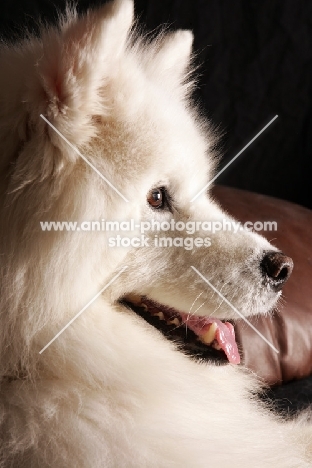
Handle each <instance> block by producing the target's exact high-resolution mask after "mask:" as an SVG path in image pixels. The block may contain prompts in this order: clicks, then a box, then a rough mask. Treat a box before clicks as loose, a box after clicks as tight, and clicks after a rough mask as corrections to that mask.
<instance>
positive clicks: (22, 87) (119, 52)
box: [0, 0, 311, 468]
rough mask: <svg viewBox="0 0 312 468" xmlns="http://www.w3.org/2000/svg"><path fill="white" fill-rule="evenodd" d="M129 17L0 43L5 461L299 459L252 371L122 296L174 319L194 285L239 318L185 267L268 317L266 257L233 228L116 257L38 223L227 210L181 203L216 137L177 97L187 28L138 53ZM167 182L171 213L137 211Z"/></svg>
mask: <svg viewBox="0 0 312 468" xmlns="http://www.w3.org/2000/svg"><path fill="white" fill-rule="evenodd" d="M132 10H133V5H132V2H131V1H130V0H116V1H115V2H113V3H111V4H108V5H106V6H104V7H103V8H102V9H100V10H98V11H95V12H90V13H88V14H87V15H86V16H84V17H82V18H80V19H78V18H77V17H76V14H75V13H74V12H72V11H68V12H67V15H66V17H64V18H63V19H61V20H60V24H59V27H58V28H57V29H54V28H50V29H48V30H45V31H43V33H42V37H41V39H40V40H39V39H35V38H32V37H30V38H29V39H27V40H25V41H24V42H22V43H21V44H18V45H14V46H11V45H7V46H3V47H2V50H1V63H2V64H1V69H2V71H1V78H0V100H1V106H0V141H1V161H0V177H1V184H0V193H1V202H0V203H1V204H0V216H1V228H0V229H1V240H0V242H1V244H0V260H1V277H0V280H1V292H0V313H1V327H0V373H1V409H0V421H1V438H2V442H1V444H0V460H1V463H0V466H1V467H3V468H7V467H14V468H17V467H27V468H30V467H31V468H35V467H38V468H39V467H40V468H45V467H58V468H65V467H66V468H68V467H79V468H83V467H88V468H89V467H90V468H91V467H92V468H97V467H101V468H103V467H105V468H122V467H126V468H131V467H133V468H138V467H140V468H144V467H146V468H153V467H157V468H169V467H171V468H174V467H175V468H184V467H186V468H201V467H202V468H207V467H208V466H211V467H214V466H216V467H219V468H227V467H230V468H244V467H249V466H253V467H259V468H260V467H261V468H264V467H275V468H287V467H289V468H294V467H298V468H299V467H300V468H303V467H308V466H311V458H310V459H309V457H310V453H311V450H309V445H310V446H311V435H310V434H311V433H310V431H309V429H308V428H307V427H306V426H304V423H299V422H298V423H284V422H283V421H281V420H279V419H278V418H276V417H275V416H273V415H271V414H269V412H268V410H267V409H264V408H263V407H262V406H261V405H260V404H259V403H258V402H256V401H254V399H253V397H252V396H251V394H252V392H254V391H255V390H256V389H257V388H258V384H257V382H256V379H255V378H254V377H252V376H250V375H249V374H248V372H247V371H245V370H244V369H242V368H234V367H232V366H231V365H227V366H225V367H216V366H214V365H212V364H207V363H196V362H194V361H191V360H190V359H189V358H187V357H186V356H184V355H183V354H182V353H181V352H180V351H178V350H177V349H176V347H175V346H174V345H173V344H171V343H169V342H168V341H167V340H165V339H164V338H163V337H162V336H161V335H160V333H159V332H158V331H157V330H155V329H153V328H152V327H150V326H149V325H148V324H146V323H145V322H144V321H143V320H142V319H140V318H139V317H137V316H136V315H135V314H134V313H132V312H130V311H128V310H127V309H125V308H124V307H123V306H121V305H120V304H119V303H118V302H117V300H118V299H119V298H121V297H122V296H124V295H126V294H128V293H132V292H137V293H139V294H142V295H144V294H145V295H147V296H149V297H150V298H153V299H154V300H158V301H160V302H161V303H164V304H167V305H169V306H173V307H175V308H177V309H181V310H184V311H186V312H187V311H188V310H189V309H190V307H191V305H192V303H193V302H194V299H195V298H196V297H197V296H198V295H199V294H200V293H201V296H200V298H201V300H202V302H205V306H204V307H201V309H199V311H198V313H201V314H203V315H211V314H212V313H215V316H216V317H219V318H221V319H226V318H234V316H233V314H234V313H233V311H232V310H231V309H229V308H227V306H225V305H224V304H222V303H221V300H219V299H218V298H217V297H216V295H214V294H212V292H211V290H210V289H209V288H208V287H207V286H206V285H205V284H204V283H203V282H202V280H201V279H200V278H199V277H198V276H196V274H195V273H194V271H193V270H192V269H191V268H190V266H191V265H194V266H195V267H196V268H197V269H198V270H199V271H201V273H202V274H203V275H205V276H206V277H207V278H208V279H209V280H211V281H212V283H213V284H214V285H215V286H216V287H217V288H219V289H221V290H222V292H223V294H224V295H225V296H226V297H228V298H230V299H231V301H232V302H233V303H234V304H235V306H236V307H237V308H239V309H240V310H241V311H242V312H243V313H244V314H245V315H251V314H255V313H266V312H268V311H269V310H270V308H271V307H272V306H273V305H274V304H275V303H276V300H277V299H278V295H276V294H273V293H272V291H271V290H270V289H269V288H266V287H264V286H263V285H262V282H261V273H260V270H259V261H260V258H261V256H262V255H263V252H264V251H265V250H273V249H274V247H272V246H271V245H270V244H268V242H267V241H265V240H264V239H263V238H261V237H260V236H257V235H255V234H253V233H248V232H242V233H240V234H236V235H233V234H231V233H223V234H218V235H215V236H213V237H212V246H211V247H210V248H208V249H206V250H205V251H203V250H202V249H197V250H196V249H195V250H194V251H186V250H184V249H181V248H180V249H179V248H176V249H166V250H161V251H160V250H159V249H153V248H142V249H132V250H131V249H124V248H119V249H117V248H115V249H111V248H109V247H108V244H107V236H108V234H106V233H90V232H87V233H70V232H68V233H65V232H50V233H47V232H42V231H41V230H40V225H39V222H40V221H42V220H71V219H72V220H86V219H87V220H95V219H102V218H105V219H107V220H114V219H121V220H122V219H129V218H135V219H146V218H147V219H151V218H156V219H159V220H165V219H169V218H171V217H172V216H173V217H174V218H175V220H176V221H177V220H184V221H185V220H189V219H191V220H192V219H196V220H201V219H202V220H204V219H206V220H207V219H208V220H209V219H211V220H216V219H219V218H221V217H224V216H226V215H225V214H224V213H223V212H222V210H221V209H220V208H219V207H218V206H217V204H216V203H215V202H214V201H213V200H212V199H211V198H210V197H209V196H206V195H203V196H201V197H200V198H199V199H198V200H197V201H196V202H194V203H193V204H191V203H190V200H191V198H192V197H193V196H194V195H196V193H197V192H198V191H199V190H200V189H201V188H202V187H203V186H204V185H205V184H206V183H207V181H208V180H209V178H210V177H211V174H212V171H213V168H214V156H213V154H214V149H213V148H214V144H215V136H214V134H213V131H212V130H211V129H210V127H209V125H208V124H207V123H206V122H204V121H203V119H201V118H199V116H198V113H197V112H196V111H195V110H194V109H193V107H192V106H191V104H190V102H189V98H188V94H189V91H190V79H189V76H188V75H189V71H190V70H189V61H190V49H191V43H192V35H191V33H190V32H184V31H179V32H177V33H175V34H170V35H168V36H167V35H161V36H160V37H159V38H158V39H157V38H156V39H155V40H154V41H152V42H150V43H148V42H147V41H145V40H143V39H142V38H140V37H137V34H136V33H135V32H131V33H129V31H130V28H131V25H132ZM41 113H42V114H43V115H44V116H46V118H48V119H49V121H50V122H51V123H52V124H53V125H55V126H56V127H57V128H58V129H59V131H60V132H62V134H63V135H64V136H65V137H66V138H68V140H69V141H71V142H72V143H73V144H74V145H76V146H77V148H79V150H80V151H81V152H82V153H83V154H84V155H86V156H87V157H88V159H89V160H90V161H91V162H92V163H93V164H94V165H95V166H96V167H97V168H98V169H99V171H101V172H102V173H103V174H105V177H107V179H108V180H110V181H111V182H112V183H113V184H114V185H115V186H116V187H117V188H118V189H119V190H120V192H121V193H122V194H123V195H124V196H126V197H127V198H128V199H129V203H125V202H124V201H123V200H122V199H121V198H120V197H119V196H118V195H117V194H116V193H115V192H114V191H113V190H112V189H111V188H110V187H109V186H108V185H107V184H106V183H105V182H104V181H103V180H101V179H100V177H99V176H98V175H97V174H96V173H95V172H94V171H93V170H92V169H91V168H90V167H88V166H87V165H86V163H85V162H84V161H83V160H82V159H81V158H80V157H79V156H78V155H77V154H76V153H75V151H73V149H72V148H70V147H69V146H68V145H67V143H65V142H64V141H63V140H62V139H61V138H60V137H59V136H58V135H57V134H56V133H55V132H54V131H53V130H52V129H51V128H50V127H49V126H48V125H47V124H46V123H45V122H44V121H43V120H42V119H41V118H40V117H39V116H40V114H41ZM207 154H208V155H209V157H208V158H207V157H206V155H207ZM163 185H165V186H167V187H168V188H169V190H170V193H171V194H172V197H173V199H174V204H175V210H174V213H173V215H172V214H168V213H167V214H166V213H158V212H157V213H155V212H153V211H152V210H151V209H150V207H149V206H148V205H147V203H146V196H147V193H148V192H149V190H150V189H151V188H154V187H157V186H163ZM201 234H203V235H204V236H205V235H206V233H199V236H200V235H201ZM172 235H174V233H172ZM182 235H183V236H186V234H182ZM179 236H181V233H179ZM124 265H127V266H128V269H127V270H126V271H125V272H124V273H123V274H122V275H121V276H120V277H119V278H118V280H116V281H115V282H114V283H113V284H112V285H111V286H110V287H109V288H108V289H107V290H106V291H105V292H104V293H103V294H102V296H101V297H100V298H98V299H97V301H95V302H94V303H93V304H92V305H91V306H90V307H89V308H88V309H87V310H86V311H85V312H84V313H83V314H82V315H81V316H80V317H79V318H78V319H77V320H76V321H75V322H74V323H73V324H72V325H71V326H70V327H68V328H67V329H66V331H65V332H64V333H63V334H62V335H61V336H59V338H58V339H57V340H56V341H55V342H54V343H53V344H51V346H50V347H49V348H48V349H46V350H45V351H44V352H43V353H42V354H39V351H40V349H41V348H42V347H43V346H45V344H46V343H47V342H48V341H49V340H51V338H53V336H54V335H55V334H56V333H57V332H58V331H59V330H60V329H61V328H62V327H63V326H65V325H66V323H68V321H69V320H70V319H71V318H72V317H74V316H75V314H76V313H77V312H78V311H79V310H80V309H81V308H82V307H83V306H84V305H85V304H86V303H88V301H89V300H90V299H91V298H92V297H93V296H94V295H95V294H96V293H97V292H98V291H99V290H100V289H101V288H102V287H103V286H105V284H107V282H108V281H109V280H110V279H111V278H113V277H114V275H116V273H117V272H118V271H120V269H121V268H122V267H123V266H124ZM310 449H311V447H310ZM309 460H310V461H309Z"/></svg>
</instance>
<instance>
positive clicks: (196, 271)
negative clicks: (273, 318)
mask: <svg viewBox="0 0 312 468" xmlns="http://www.w3.org/2000/svg"><path fill="white" fill-rule="evenodd" d="M191 268H192V269H193V270H194V271H195V273H197V274H198V276H200V277H201V279H202V280H204V281H205V283H207V284H208V286H210V287H211V289H213V291H214V292H216V293H217V294H218V295H219V296H220V297H221V298H222V299H223V300H224V302H225V303H226V304H227V305H228V306H230V307H231V308H232V309H233V310H234V312H236V313H237V314H238V315H239V316H240V318H241V319H243V320H244V322H246V323H247V325H249V326H250V328H252V329H253V331H255V332H256V333H257V334H258V335H259V336H260V338H262V339H263V340H264V341H265V342H266V343H267V344H268V345H269V346H270V347H271V348H272V349H273V351H275V352H276V353H279V350H278V349H276V348H275V346H273V345H272V343H270V341H269V340H267V339H266V337H265V336H263V335H262V333H260V332H259V330H257V329H256V328H255V327H254V326H253V324H252V323H250V322H249V320H247V319H246V317H244V315H243V314H241V313H240V312H239V310H237V309H236V307H234V306H233V305H232V304H231V303H230V302H229V301H228V300H227V299H226V297H224V296H223V294H221V293H220V292H219V291H218V290H217V289H216V288H215V287H214V286H213V285H212V284H211V283H210V281H208V280H207V278H205V277H204V276H203V275H202V274H201V273H200V272H199V271H198V270H197V269H196V268H195V267H194V266H193V265H192V266H191Z"/></svg>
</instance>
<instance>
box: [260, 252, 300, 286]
mask: <svg viewBox="0 0 312 468" xmlns="http://www.w3.org/2000/svg"><path fill="white" fill-rule="evenodd" d="M260 265H261V269H262V274H263V275H264V276H265V277H266V280H267V281H268V283H269V284H270V285H271V287H272V289H274V291H276V292H277V291H280V290H281V289H282V287H283V285H284V284H285V283H286V281H287V280H288V278H289V277H290V275H291V272H292V269H293V266H294V262H293V261H292V259H291V258H290V257H287V256H286V255H284V254H283V253H282V252H274V251H270V252H267V253H266V254H265V256H264V257H263V259H262V261H261V264H260Z"/></svg>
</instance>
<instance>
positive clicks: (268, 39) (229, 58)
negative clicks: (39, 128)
mask: <svg viewBox="0 0 312 468" xmlns="http://www.w3.org/2000/svg"><path fill="white" fill-rule="evenodd" d="M104 1H105V0H97V1H88V0H78V2H77V5H78V9H79V10H80V11H84V10H86V9H87V8H88V7H90V6H95V5H100V4H102V3H104ZM64 6H65V1H63V0H55V1H54V2H53V1H51V0H32V1H25V0H24V1H23V0H14V1H11V2H7V1H5V2H1V5H0V33H1V35H2V37H4V38H12V37H15V36H20V35H21V34H23V30H24V28H25V26H27V27H28V28H31V29H34V31H36V21H37V19H38V18H39V17H41V18H43V19H45V20H48V21H54V20H55V18H56V11H57V8H58V9H63V8H64ZM135 8H136V13H137V14H138V15H139V17H140V23H143V24H144V23H145V25H146V30H148V31H149V30H153V29H155V28H159V27H160V25H162V24H166V25H167V26H168V27H169V28H172V29H176V28H188V29H192V30H193V32H194V35H195V51H196V52H197V62H198V63H200V64H201V67H200V74H201V76H200V81H199V89H198V91H197V92H196V95H195V98H196V100H200V102H201V107H202V109H203V111H204V112H205V113H206V114H207V115H208V116H209V117H210V118H211V119H212V121H213V122H214V123H215V124H217V125H219V126H220V128H221V129H222V130H223V131H224V136H223V138H222V153H223V154H224V157H223V159H222V160H221V162H220V168H221V167H222V166H223V165H225V164H226V163H227V162H228V161H229V160H230V159H231V158H232V157H233V156H235V155H236V154H237V152H238V151H239V150H240V149H241V148H242V147H243V146H245V144H247V143H248V141H249V140H250V139H251V138H252V137H254V136H255V135H256V133H257V132H258V131H260V130H261V128H262V127H263V126H264V125H265V124H266V123H268V122H269V121H270V120H271V119H272V118H273V117H274V116H275V115H276V114H278V116H279V117H278V119H277V120H276V121H275V122H274V123H273V124H272V125H271V126H270V127H269V128H268V129H267V130H266V131H265V132H264V133H263V135H261V136H260V137H259V139H258V140H257V141H255V142H254V143H253V144H252V146H250V147H249V148H248V149H247V150H246V151H245V152H244V153H243V154H242V155H241V156H240V157H239V159H238V160H237V161H236V162H235V163H233V165H232V166H231V167H230V168H229V169H227V170H226V171H225V173H224V174H223V175H222V176H220V178H219V179H218V182H219V183H223V184H226V185H231V186H235V187H239V188H244V189H248V190H253V191H257V192H260V193H264V194H268V195H273V196H276V197H280V198H284V199H287V200H290V201H293V202H296V203H299V204H302V205H305V206H307V207H310V208H312V196H311V195H312V188H311V178H312V89H311V82H312V80H311V72H312V64H311V58H312V44H311V42H312V2H311V0H299V1H295V0H261V1H253V0H136V1H135ZM0 73H1V71H0Z"/></svg>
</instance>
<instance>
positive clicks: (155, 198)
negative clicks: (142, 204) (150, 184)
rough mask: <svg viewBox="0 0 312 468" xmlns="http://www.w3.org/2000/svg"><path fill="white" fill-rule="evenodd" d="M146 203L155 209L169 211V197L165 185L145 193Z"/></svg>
mask: <svg viewBox="0 0 312 468" xmlns="http://www.w3.org/2000/svg"><path fill="white" fill-rule="evenodd" d="M147 203H148V204H149V205H150V206H151V207H152V208H154V209H155V210H165V209H167V210H169V211H171V203H170V197H169V195H168V193H167V190H166V188H165V187H157V188H155V189H152V190H151V191H150V192H149V193H148V195H147Z"/></svg>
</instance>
